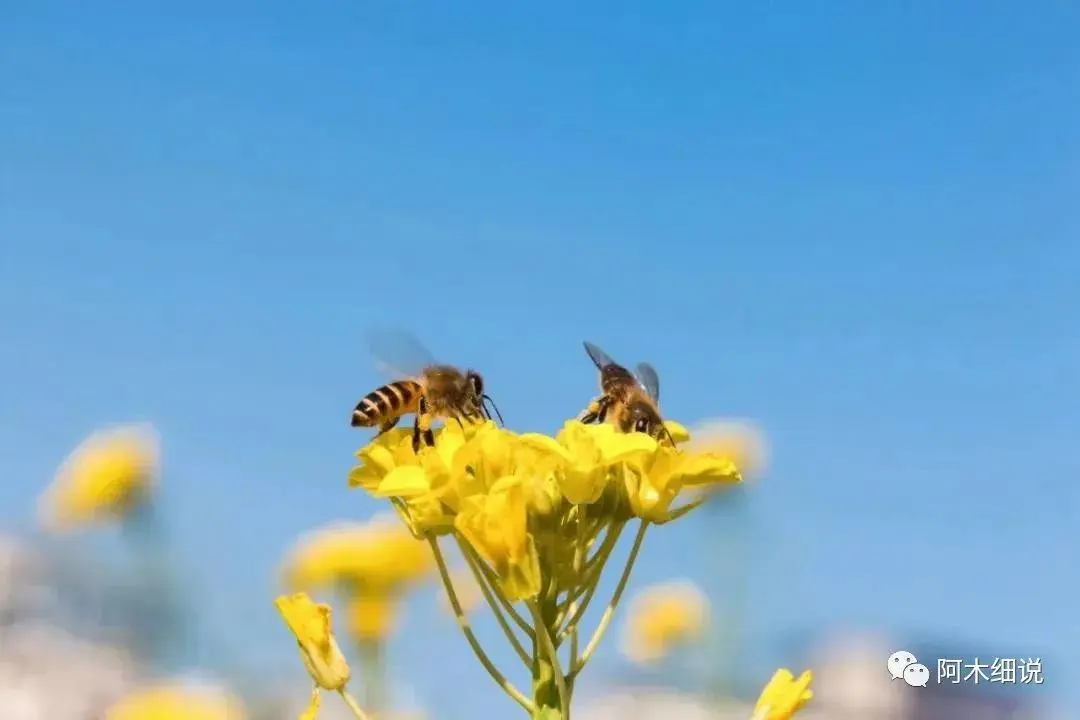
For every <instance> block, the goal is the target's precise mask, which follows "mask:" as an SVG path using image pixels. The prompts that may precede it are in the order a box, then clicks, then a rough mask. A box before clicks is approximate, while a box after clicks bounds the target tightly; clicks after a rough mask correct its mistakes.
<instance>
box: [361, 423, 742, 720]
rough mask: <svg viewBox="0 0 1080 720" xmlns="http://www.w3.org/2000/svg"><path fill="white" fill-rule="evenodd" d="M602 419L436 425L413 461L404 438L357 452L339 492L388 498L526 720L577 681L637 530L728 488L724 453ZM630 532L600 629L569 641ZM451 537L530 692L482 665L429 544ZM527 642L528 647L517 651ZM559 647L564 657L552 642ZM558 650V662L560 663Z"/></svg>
mask: <svg viewBox="0 0 1080 720" xmlns="http://www.w3.org/2000/svg"><path fill="white" fill-rule="evenodd" d="M667 427H668V430H669V431H670V432H671V434H672V437H673V439H674V440H675V442H676V444H677V446H676V447H671V446H670V445H666V444H662V443H659V442H657V440H655V439H654V438H652V437H649V436H647V435H645V434H643V433H620V432H618V431H616V429H615V428H614V427H613V426H611V425H608V424H600V425H585V424H582V423H580V422H578V421H574V420H572V421H569V422H567V423H566V424H565V425H564V426H563V428H562V429H561V430H560V431H559V432H558V433H557V434H556V435H555V436H554V437H552V436H548V435H542V434H538V433H525V434H518V433H514V432H512V431H510V430H506V429H503V428H500V427H498V426H497V425H496V424H495V423H493V422H490V421H488V422H483V423H476V424H467V425H459V424H457V423H449V424H447V425H446V426H445V427H444V428H442V429H440V430H437V431H436V439H435V445H434V447H431V448H422V449H421V450H420V452H419V453H415V452H413V450H412V447H411V431H410V430H406V429H402V430H392V431H390V432H387V433H384V434H383V435H381V436H379V437H377V438H376V439H375V440H374V441H372V442H371V443H370V444H369V445H367V446H365V447H364V448H362V449H361V450H360V451H359V452H358V453H357V457H358V458H359V460H360V464H359V465H358V466H357V467H356V468H354V469H353V471H352V472H351V473H350V475H349V483H350V485H351V486H353V487H359V488H362V489H364V490H366V491H367V492H368V493H370V494H371V495H372V496H374V497H377V498H386V499H388V500H389V501H390V502H391V503H392V505H393V506H394V508H395V509H396V510H397V512H398V514H399V515H400V516H401V518H402V520H403V521H404V524H405V526H406V527H407V528H408V529H409V531H410V532H411V533H412V534H413V536H415V537H416V538H418V539H424V540H426V541H427V543H428V544H429V545H430V547H431V549H432V552H433V555H434V558H435V562H436V564H437V566H438V568H439V573H440V576H441V578H442V580H443V583H444V587H445V589H446V592H447V596H448V599H449V601H450V604H451V606H452V607H453V609H454V611H455V614H456V615H457V616H458V623H459V625H461V627H462V629H463V631H464V632H465V635H466V639H467V640H468V641H469V644H470V645H471V646H472V648H473V651H474V652H475V653H476V655H477V657H478V659H479V660H480V662H481V663H482V664H483V665H484V667H485V668H486V669H487V671H488V672H489V674H491V676H492V677H493V678H494V679H495V681H496V682H497V683H498V684H499V685H500V686H501V687H502V688H503V690H504V691H505V692H506V693H507V694H508V695H510V697H512V698H513V699H514V700H515V701H517V702H518V703H519V704H520V705H521V706H522V707H523V708H524V709H525V710H526V711H527V712H528V713H529V714H530V715H531V716H539V715H543V716H544V717H551V718H554V717H558V716H562V717H565V716H566V715H568V714H569V703H570V698H571V695H572V692H573V687H574V684H575V681H576V679H577V676H578V675H579V673H580V672H581V671H582V669H584V667H585V665H586V664H587V663H588V661H589V659H590V658H591V657H592V655H593V653H594V652H595V650H596V647H597V645H598V643H599V642H600V640H601V639H602V637H603V635H604V633H605V631H606V629H607V627H608V626H609V624H610V622H611V619H612V616H613V614H614V612H615V608H616V606H617V605H618V603H619V601H620V598H621V596H622V594H623V591H624V590H625V587H626V584H627V581H628V579H629V575H630V573H631V569H632V567H633V565H634V561H635V559H636V557H637V554H638V552H639V550H640V547H641V544H642V541H643V539H644V535H645V531H646V529H647V528H648V527H649V526H651V525H662V524H665V523H668V522H671V521H673V520H676V519H678V518H680V517H682V516H684V515H686V514H687V513H689V512H690V511H692V510H693V509H694V508H696V507H698V506H699V505H700V504H701V502H702V501H703V500H702V495H703V493H704V492H708V491H713V490H715V489H717V488H722V487H727V486H731V485H734V484H737V483H739V482H741V481H742V475H741V471H740V468H739V467H738V465H737V463H736V462H735V460H734V459H733V457H732V456H731V454H730V453H727V452H720V451H716V450H714V449H710V448H708V447H704V448H700V449H688V446H687V445H686V444H685V443H686V442H687V441H688V440H690V436H689V433H688V432H687V431H686V429H685V428H683V427H682V426H681V425H678V424H676V423H668V424H667ZM631 523H634V524H636V525H637V530H636V533H635V537H634V542H633V546H632V548H631V551H630V556H629V558H628V560H627V561H626V564H625V565H624V567H623V569H622V572H621V576H620V579H619V581H618V584H617V586H616V590H615V593H614V595H613V596H612V598H611V600H610V602H609V603H608V607H607V609H606V610H605V611H604V613H603V616H602V617H601V620H600V623H599V625H598V626H597V628H596V629H595V631H594V632H593V633H592V635H591V638H590V639H589V641H588V642H587V643H586V644H585V647H584V649H582V648H580V647H579V639H580V631H581V629H580V624H581V620H582V618H583V616H584V613H585V610H586V608H587V607H588V605H589V603H590V601H591V600H592V598H593V595H594V594H595V592H596V589H597V586H598V584H599V581H600V576H601V574H602V572H603V570H604V569H605V566H606V564H607V561H608V559H609V557H610V556H611V554H612V551H613V549H614V548H615V546H616V544H617V542H618V540H619V538H620V536H621V534H622V532H623V530H624V529H625V527H626V526H627V525H628V524H631ZM444 538H449V539H450V540H452V541H453V542H455V543H456V544H457V545H458V546H459V548H460V549H461V551H462V553H463V554H464V556H465V559H466V561H467V562H468V564H469V565H470V569H471V570H472V571H473V572H474V576H475V577H476V578H477V579H478V581H479V582H480V586H481V590H483V591H484V596H485V598H486V599H487V600H488V604H489V605H490V606H491V608H492V610H493V611H494V612H495V614H496V619H497V620H498V621H499V624H500V626H501V627H502V628H503V631H504V633H505V634H506V636H507V638H508V640H509V642H510V643H511V645H512V647H513V648H514V650H515V652H516V653H517V655H518V657H519V658H520V659H521V661H522V662H523V663H524V664H525V665H526V667H527V668H529V669H530V670H531V672H532V678H533V686H532V692H531V693H530V694H526V693H523V692H522V691H520V690H519V689H517V688H516V687H514V686H513V685H512V684H510V683H509V681H507V680H506V678H505V676H504V675H503V674H502V673H501V672H500V671H499V669H498V668H496V667H495V665H494V663H492V662H491V660H490V658H489V657H488V656H487V654H486V653H485V652H484V650H483V649H482V647H481V646H480V644H479V642H478V641H477V639H476V637H475V635H474V634H473V633H472V631H471V628H470V627H469V624H468V621H467V620H466V619H465V613H464V609H463V608H462V606H461V602H460V600H459V599H458V598H457V595H456V592H455V588H454V583H453V580H452V578H451V575H450V573H449V570H448V569H447V566H446V562H445V560H444V558H443V551H442V550H441V548H440V539H444ZM528 645H531V646H532V647H531V648H527V646H528ZM567 645H569V646H570V647H569V652H568V653H560V648H564V647H565V646H567ZM563 654H565V655H567V656H568V660H565V661H564V660H563V659H562V655H563Z"/></svg>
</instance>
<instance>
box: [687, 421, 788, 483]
mask: <svg viewBox="0 0 1080 720" xmlns="http://www.w3.org/2000/svg"><path fill="white" fill-rule="evenodd" d="M687 449H688V450H692V451H700V452H708V453H712V454H714V455H718V456H722V457H727V458H729V459H730V460H731V462H732V463H733V464H734V465H735V466H736V467H737V468H739V472H740V473H741V474H742V476H743V477H744V478H748V477H758V476H760V475H762V474H763V473H764V472H765V471H766V470H767V469H768V464H769V448H768V443H767V441H766V439H765V434H764V433H763V432H762V431H761V430H760V429H759V428H758V427H756V426H755V425H754V424H753V423H751V422H749V421H747V420H730V419H714V420H707V421H705V422H703V423H701V424H699V425H697V426H696V427H695V428H694V432H693V437H692V438H690V439H689V444H688V446H687Z"/></svg>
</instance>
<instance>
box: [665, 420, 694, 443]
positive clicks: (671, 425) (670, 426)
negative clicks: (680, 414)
mask: <svg viewBox="0 0 1080 720" xmlns="http://www.w3.org/2000/svg"><path fill="white" fill-rule="evenodd" d="M664 427H665V428H667V431H668V432H669V433H670V434H671V439H672V440H674V441H675V443H676V444H680V443H684V442H689V440H690V431H689V430H687V429H686V428H685V427H683V426H682V425H680V424H679V423H677V422H675V421H674V420H665V421H664Z"/></svg>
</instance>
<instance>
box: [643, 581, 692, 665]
mask: <svg viewBox="0 0 1080 720" xmlns="http://www.w3.org/2000/svg"><path fill="white" fill-rule="evenodd" d="M708 614H709V602H708V599H707V598H706V597H705V595H704V594H703V593H702V592H701V590H699V589H698V587H697V586H696V585H694V584H693V583H692V582H690V581H688V580H680V581H673V582H667V583H662V584H658V585H653V586H651V587H649V588H646V589H645V590H643V591H641V592H640V593H639V594H638V596H637V597H636V598H634V599H633V600H632V601H631V604H630V607H629V608H628V609H627V616H626V625H625V631H624V636H623V653H624V654H625V655H626V657H627V658H628V659H630V661H631V662H635V663H638V664H649V663H652V662H656V661H658V660H661V659H663V658H665V657H667V656H668V655H669V654H670V653H671V652H672V651H673V650H675V649H676V648H677V647H679V646H681V645H684V644H686V643H689V642H693V641H696V640H698V639H700V638H701V636H702V633H703V632H704V630H705V625H706V624H707V622H708Z"/></svg>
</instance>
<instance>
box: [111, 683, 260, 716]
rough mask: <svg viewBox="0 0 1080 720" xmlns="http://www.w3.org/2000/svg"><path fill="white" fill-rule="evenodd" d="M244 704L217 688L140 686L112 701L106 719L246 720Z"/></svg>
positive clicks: (177, 685) (174, 685)
mask: <svg viewBox="0 0 1080 720" xmlns="http://www.w3.org/2000/svg"><path fill="white" fill-rule="evenodd" d="M244 717H245V714H244V708H243V705H241V703H240V701H239V700H237V699H236V698H234V697H232V696H231V695H229V694H228V693H226V692H224V691H221V690H218V689H216V688H201V687H191V686H185V685H183V684H179V683H177V684H171V683H170V684H163V685H156V686H152V687H146V688H141V689H139V690H136V691H135V692H133V693H131V694H130V695H127V696H126V697H124V698H122V699H120V700H119V701H117V702H116V703H115V704H113V705H112V706H111V707H110V708H109V709H108V710H107V711H106V712H105V720H243V718H244Z"/></svg>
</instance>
